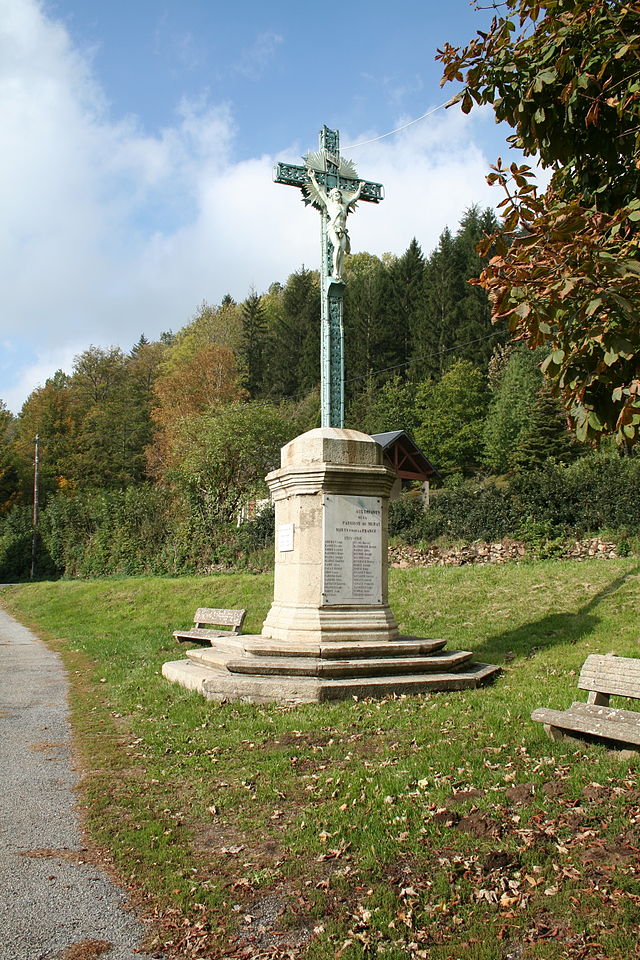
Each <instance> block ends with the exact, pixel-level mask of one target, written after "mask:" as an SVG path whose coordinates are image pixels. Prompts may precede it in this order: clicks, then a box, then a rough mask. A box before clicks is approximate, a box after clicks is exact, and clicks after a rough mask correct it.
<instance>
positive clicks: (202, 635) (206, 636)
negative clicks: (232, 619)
mask: <svg viewBox="0 0 640 960" xmlns="http://www.w3.org/2000/svg"><path fill="white" fill-rule="evenodd" d="M173 635H174V637H175V638H176V640H216V639H218V638H219V637H237V636H238V633H237V632H236V631H235V630H210V629H209V628H208V627H200V628H196V629H195V630H174V631H173Z"/></svg>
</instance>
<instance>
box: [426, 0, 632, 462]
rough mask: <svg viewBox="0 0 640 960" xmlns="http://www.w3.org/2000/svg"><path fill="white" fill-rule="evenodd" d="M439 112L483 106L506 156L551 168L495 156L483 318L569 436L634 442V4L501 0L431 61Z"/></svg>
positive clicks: (595, 0)
mask: <svg viewBox="0 0 640 960" xmlns="http://www.w3.org/2000/svg"><path fill="white" fill-rule="evenodd" d="M438 56H439V59H440V60H441V61H442V63H443V64H444V76H443V81H442V82H443V83H446V82H448V81H458V82H462V83H463V89H462V90H461V91H460V92H459V94H458V95H457V96H456V97H454V100H453V101H452V102H460V103H461V106H462V109H463V111H464V112H465V113H468V112H469V111H470V110H471V109H472V107H473V105H474V104H491V105H492V106H493V109H494V112H495V115H496V119H497V120H499V121H506V122H507V123H509V124H510V125H511V126H512V127H513V130H514V133H513V135H512V136H511V137H510V138H509V140H510V142H511V144H512V146H514V147H517V148H519V149H520V150H521V151H522V152H523V153H524V155H525V157H527V156H536V157H537V158H538V160H539V163H540V165H541V166H542V167H545V168H547V169H549V170H550V171H551V180H550V183H549V186H548V188H547V189H546V191H544V192H540V190H539V189H538V188H537V187H536V184H535V177H534V173H533V170H532V169H531V167H530V166H528V165H526V164H519V163H516V162H514V163H511V164H510V165H503V163H502V161H501V160H498V162H497V163H496V165H495V166H494V167H493V172H492V173H491V174H490V176H489V178H488V179H489V181H490V182H492V183H497V184H499V185H500V186H501V187H502V189H503V191H504V199H503V200H502V202H501V204H500V205H499V206H500V207H501V208H502V212H503V216H504V228H505V230H504V232H503V233H499V234H496V235H494V236H492V237H490V238H488V239H487V240H486V241H485V243H484V245H483V247H482V250H484V252H487V251H489V250H490V249H492V248H493V254H494V255H493V257H492V259H491V260H490V262H489V263H488V265H487V266H486V267H485V269H484V271H483V272H482V274H481V277H480V280H479V283H480V284H481V285H482V286H483V287H484V288H485V289H486V290H487V291H488V293H489V297H490V300H491V304H492V310H493V317H494V320H496V321H498V320H500V321H506V322H507V323H508V325H509V328H510V329H511V331H512V332H513V334H514V335H515V337H516V338H519V339H521V340H523V341H525V342H526V343H527V344H528V345H529V346H530V347H532V348H536V347H539V346H541V345H544V346H545V347H546V349H547V357H546V360H545V361H544V364H543V368H544V370H545V372H546V373H547V375H548V376H549V377H550V379H551V380H552V382H553V384H554V387H555V389H556V391H557V392H558V393H560V394H561V395H562V397H563V398H564V400H565V402H566V403H567V404H568V405H569V407H570V409H571V412H572V415H573V417H574V421H575V426H576V431H577V434H578V437H579V438H580V439H585V438H593V439H596V440H597V439H599V438H600V436H601V435H602V434H603V433H604V432H608V431H610V432H614V433H615V434H616V436H617V438H618V440H619V441H620V442H621V443H623V444H625V445H626V446H631V445H633V444H635V443H637V442H638V439H639V436H640V320H639V314H638V304H639V303H640V259H639V257H638V221H640V200H638V193H639V191H638V187H639V186H640V172H639V171H640V4H638V3H637V2H630V3H611V2H609V0H572V2H568V0H540V2H538V0H506V2H505V3H504V4H502V5H501V12H500V13H499V14H498V15H497V16H496V17H495V18H494V20H493V22H492V25H491V28H490V30H489V32H488V33H486V34H484V33H479V36H478V38H477V39H475V40H473V41H472V42H471V43H470V44H469V45H468V46H467V47H465V48H462V49H461V48H454V47H452V46H450V45H446V46H445V47H444V48H443V50H441V51H439V53H438Z"/></svg>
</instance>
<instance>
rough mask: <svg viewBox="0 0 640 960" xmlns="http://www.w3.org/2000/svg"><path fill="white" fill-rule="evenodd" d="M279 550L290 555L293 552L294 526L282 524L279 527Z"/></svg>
mask: <svg viewBox="0 0 640 960" xmlns="http://www.w3.org/2000/svg"><path fill="white" fill-rule="evenodd" d="M278 550H279V551H280V553H288V552H289V551H290V550H293V524H292V523H281V524H280V526H279V527H278Z"/></svg>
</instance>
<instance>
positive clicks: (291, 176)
mask: <svg viewBox="0 0 640 960" xmlns="http://www.w3.org/2000/svg"><path fill="white" fill-rule="evenodd" d="M316 177H317V178H318V182H319V183H322V184H323V185H325V186H330V187H340V188H341V189H342V190H346V191H348V192H349V193H355V192H356V190H357V189H358V185H359V184H360V183H361V182H362V184H363V186H362V192H361V194H360V197H359V198H358V199H359V200H367V201H368V202H369V203H380V201H381V200H384V187H383V186H382V184H381V183H373V182H372V181H370V180H364V181H360V180H351V179H349V178H348V177H341V176H338V175H337V174H326V173H323V172H322V171H316ZM327 177H329V178H330V180H329V181H327V179H326V178H327ZM273 179H274V181H275V183H284V184H286V186H289V187H300V188H301V189H302V187H304V186H306V184H307V183H308V182H309V174H308V173H307V168H306V167H301V166H298V165H297V164H294V163H278V164H276V166H275V168H274V171H273Z"/></svg>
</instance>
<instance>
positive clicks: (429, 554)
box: [389, 537, 619, 569]
mask: <svg viewBox="0 0 640 960" xmlns="http://www.w3.org/2000/svg"><path fill="white" fill-rule="evenodd" d="M535 555H536V551H535V550H533V549H532V548H531V547H527V546H525V544H524V543H522V542H521V541H519V540H511V539H510V538H508V537H507V538H505V539H504V540H500V541H499V542H497V543H483V542H480V541H478V542H476V543H470V544H466V545H464V546H461V547H438V546H436V545H435V544H434V545H431V546H429V547H426V548H424V549H421V548H419V547H414V546H408V545H406V544H402V545H398V544H394V545H391V546H390V547H389V562H390V564H391V566H392V567H396V568H399V569H404V568H407V567H426V566H430V565H432V564H435V565H437V566H453V567H461V566H463V565H464V564H467V563H507V561H510V560H511V561H514V560H515V561H517V560H522V559H523V558H524V557H529V558H531V557H534V556H535ZM553 556H554V557H558V558H562V559H567V560H586V559H589V558H590V557H600V558H602V559H607V560H610V559H613V558H614V557H617V556H619V553H618V549H617V547H616V544H615V543H611V542H610V541H608V540H602V539H601V538H600V537H592V538H590V539H587V540H572V541H568V542H567V543H566V544H565V545H563V546H559V547H558V550H557V551H556V550H554V552H553Z"/></svg>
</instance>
